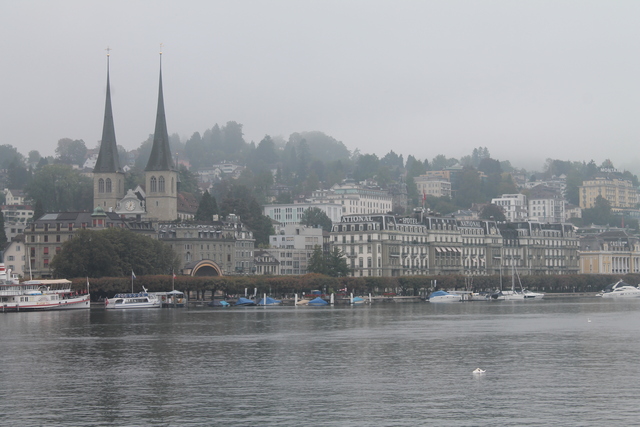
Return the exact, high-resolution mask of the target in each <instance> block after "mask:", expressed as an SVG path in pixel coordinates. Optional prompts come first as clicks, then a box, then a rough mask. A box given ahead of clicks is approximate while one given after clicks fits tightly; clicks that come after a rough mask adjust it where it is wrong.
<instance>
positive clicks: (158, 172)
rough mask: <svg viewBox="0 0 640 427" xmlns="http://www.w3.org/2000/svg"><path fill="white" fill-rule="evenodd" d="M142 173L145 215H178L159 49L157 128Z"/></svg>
mask: <svg viewBox="0 0 640 427" xmlns="http://www.w3.org/2000/svg"><path fill="white" fill-rule="evenodd" d="M144 175H145V178H144V181H145V192H146V208H147V216H148V217H149V218H153V219H157V220H158V221H175V220H176V219H178V189H177V186H178V172H177V171H176V170H175V167H174V165H173V158H172V157H171V148H170V146H169V134H168V133H167V120H166V117H165V114H164V98H163V95H162V52H160V86H159V89H158V112H157V114H156V128H155V133H154V135H153V147H152V148H151V156H149V162H148V163H147V167H146V168H145V170H144Z"/></svg>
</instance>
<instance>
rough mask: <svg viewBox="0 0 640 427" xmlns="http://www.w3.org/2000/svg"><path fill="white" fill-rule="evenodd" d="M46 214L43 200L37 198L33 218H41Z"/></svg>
mask: <svg viewBox="0 0 640 427" xmlns="http://www.w3.org/2000/svg"><path fill="white" fill-rule="evenodd" d="M44 214H45V211H44V207H43V206H42V202H41V201H40V199H38V200H36V205H35V206H34V208H33V220H34V221H36V220H38V219H40V217H41V216H42V215H44Z"/></svg>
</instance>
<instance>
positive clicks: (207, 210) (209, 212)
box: [195, 191, 218, 221]
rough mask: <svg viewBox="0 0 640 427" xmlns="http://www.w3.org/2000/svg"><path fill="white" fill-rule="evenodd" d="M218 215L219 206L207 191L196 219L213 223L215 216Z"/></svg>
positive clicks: (201, 200)
mask: <svg viewBox="0 0 640 427" xmlns="http://www.w3.org/2000/svg"><path fill="white" fill-rule="evenodd" d="M217 213H218V204H217V203H216V199H214V198H213V197H211V195H210V194H209V191H205V192H204V194H203V195H202V198H201V199H200V204H199V205H198V211H197V212H196V216H195V219H196V220H197V221H212V220H213V219H212V218H213V215H216V214H217Z"/></svg>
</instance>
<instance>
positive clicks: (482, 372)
mask: <svg viewBox="0 0 640 427" xmlns="http://www.w3.org/2000/svg"><path fill="white" fill-rule="evenodd" d="M485 372H487V371H485V370H484V369H480V368H476V369H475V370H474V371H473V373H474V374H484V373H485Z"/></svg>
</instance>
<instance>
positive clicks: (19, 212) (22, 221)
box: [1, 205, 33, 240]
mask: <svg viewBox="0 0 640 427" xmlns="http://www.w3.org/2000/svg"><path fill="white" fill-rule="evenodd" d="M1 209H2V215H3V216H4V232H5V234H6V236H7V240H11V239H13V238H14V237H16V236H17V235H18V234H22V233H24V228H25V226H26V224H27V222H29V221H31V219H32V218H33V208H32V207H31V206H29V205H2V207H1Z"/></svg>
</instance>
